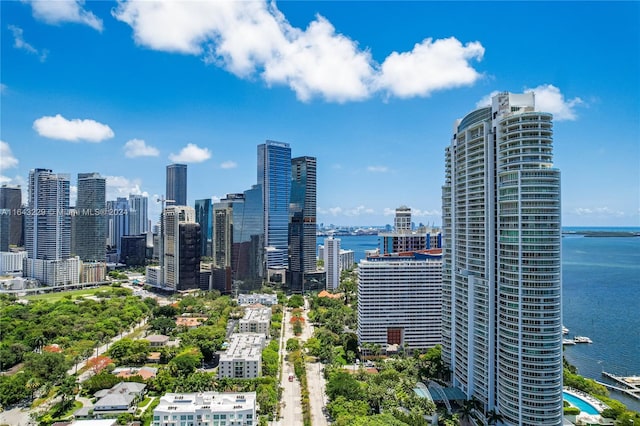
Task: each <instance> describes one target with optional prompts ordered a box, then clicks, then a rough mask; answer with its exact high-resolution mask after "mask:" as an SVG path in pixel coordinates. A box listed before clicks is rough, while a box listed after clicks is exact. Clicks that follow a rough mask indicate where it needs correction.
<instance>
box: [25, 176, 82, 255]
mask: <svg viewBox="0 0 640 426" xmlns="http://www.w3.org/2000/svg"><path fill="white" fill-rule="evenodd" d="M69 190H70V186H69V175H67V174H54V173H53V171H52V170H49V169H34V170H31V171H30V172H29V202H28V208H27V210H26V211H25V234H26V235H25V246H26V249H27V253H28V257H29V258H30V259H42V260H60V259H67V258H69V256H70V255H71V216H70V215H69Z"/></svg>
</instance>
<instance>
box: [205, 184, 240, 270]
mask: <svg viewBox="0 0 640 426" xmlns="http://www.w3.org/2000/svg"><path fill="white" fill-rule="evenodd" d="M243 208H244V194H227V197H226V198H223V199H222V200H220V201H219V202H217V203H214V204H213V214H212V216H213V217H212V228H213V237H212V238H213V241H212V252H211V256H212V257H213V265H214V266H215V267H216V268H231V264H232V263H231V262H232V247H233V218H234V215H233V212H234V209H235V210H236V211H237V210H239V209H243Z"/></svg>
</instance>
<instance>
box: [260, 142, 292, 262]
mask: <svg viewBox="0 0 640 426" xmlns="http://www.w3.org/2000/svg"><path fill="white" fill-rule="evenodd" d="M258 185H261V186H262V200H263V206H264V231H263V234H264V246H265V266H266V269H267V270H268V271H269V270H274V271H275V272H278V271H282V270H284V269H287V268H288V265H289V261H288V256H289V200H290V196H291V147H290V146H289V144H288V143H283V142H275V141H270V140H268V141H266V142H265V143H264V144H261V145H258Z"/></svg>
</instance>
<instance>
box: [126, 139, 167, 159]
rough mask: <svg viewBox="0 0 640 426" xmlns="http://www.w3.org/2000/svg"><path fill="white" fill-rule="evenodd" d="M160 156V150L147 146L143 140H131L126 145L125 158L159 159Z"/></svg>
mask: <svg viewBox="0 0 640 426" xmlns="http://www.w3.org/2000/svg"><path fill="white" fill-rule="evenodd" d="M158 155H160V151H158V148H155V147H153V146H151V145H147V144H146V142H145V141H143V140H142V139H131V140H130V141H128V142H127V143H125V144H124V156H125V157H127V158H136V157H157V156H158Z"/></svg>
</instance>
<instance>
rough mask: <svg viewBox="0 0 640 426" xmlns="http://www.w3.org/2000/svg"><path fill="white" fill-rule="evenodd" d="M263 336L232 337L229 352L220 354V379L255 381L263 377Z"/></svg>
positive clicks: (241, 335)
mask: <svg viewBox="0 0 640 426" xmlns="http://www.w3.org/2000/svg"><path fill="white" fill-rule="evenodd" d="M265 343H266V339H265V337H264V335H262V334H256V333H239V334H233V335H232V336H231V342H230V343H229V347H228V348H227V350H226V351H225V352H223V353H221V354H220V363H219V364H218V377H220V378H222V377H230V378H235V379H253V378H256V377H260V376H261V375H262V349H264V347H265Z"/></svg>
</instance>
